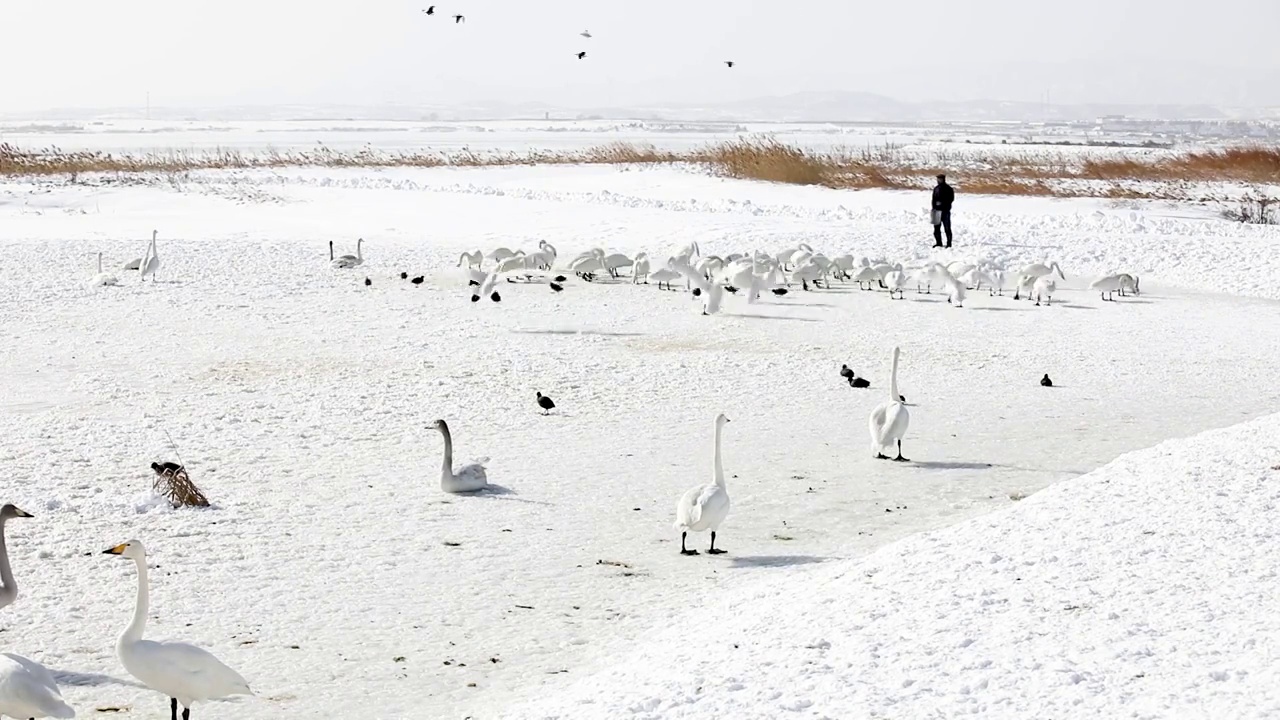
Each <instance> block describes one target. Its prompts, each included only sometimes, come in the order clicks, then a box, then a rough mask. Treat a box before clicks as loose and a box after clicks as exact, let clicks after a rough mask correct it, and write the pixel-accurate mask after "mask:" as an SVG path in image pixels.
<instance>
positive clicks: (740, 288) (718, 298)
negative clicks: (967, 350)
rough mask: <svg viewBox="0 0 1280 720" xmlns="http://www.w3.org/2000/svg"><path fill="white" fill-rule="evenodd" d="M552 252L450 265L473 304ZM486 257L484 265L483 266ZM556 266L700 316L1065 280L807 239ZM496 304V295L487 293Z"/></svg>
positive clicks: (355, 258) (1118, 283)
mask: <svg viewBox="0 0 1280 720" xmlns="http://www.w3.org/2000/svg"><path fill="white" fill-rule="evenodd" d="M363 242H364V240H363V238H361V239H360V240H357V242H356V254H355V255H343V256H341V257H335V256H334V251H333V243H330V244H329V260H330V263H331V265H332V266H333V267H334V268H336V269H350V268H355V267H359V266H360V265H362V264H363V263H364V256H363V254H362V250H361V248H362V245H363ZM558 258H559V253H558V251H557V250H556V247H555V246H554V245H552V244H551V243H549V242H547V241H546V240H540V241H539V242H538V247H537V249H536V250H533V249H531V250H523V249H517V250H512V249H511V248H509V247H499V248H495V249H493V250H491V251H489V252H487V253H486V252H484V251H482V250H478V249H477V250H473V251H470V252H464V253H462V254H461V255H460V256H459V258H458V263H457V267H459V268H461V269H462V272H463V278H464V279H465V280H466V282H467V285H468V286H469V287H478V288H479V290H475V291H472V301H473V302H474V301H476V300H479V299H480V298H481V297H484V296H490V295H492V294H493V290H494V287H495V285H496V284H497V282H498V281H499V280H501V279H504V278H505V279H506V280H507V281H508V282H538V281H540V279H539V278H538V277H537V276H536V275H535V273H539V272H546V271H550V270H552V269H553V268H554V267H555V266H556V262H557V260H558ZM486 262H487V264H488V267H485V266H486ZM563 268H564V269H565V270H567V271H569V272H572V273H573V274H575V275H577V276H578V277H579V278H580V279H582V280H584V281H586V282H595V281H596V280H597V279H608V280H614V281H616V280H619V279H621V278H623V277H625V276H627V275H629V276H630V279H631V282H632V283H633V284H636V283H641V282H643V283H646V284H648V283H654V284H656V285H657V286H658V289H660V290H661V289H667V290H675V289H676V287H675V285H676V284H677V283H683V284H684V286H685V289H686V290H688V291H690V292H692V294H693V295H694V296H695V297H697V298H701V300H702V313H703V314H704V315H712V314H715V313H716V312H718V311H719V309H720V307H721V305H722V303H723V298H724V294H725V293H730V294H735V295H736V294H738V293H744V294H745V297H746V301H747V302H748V303H754V302H756V301H757V300H758V299H759V297H760V295H761V294H762V293H764V292H771V293H773V294H775V295H785V294H786V293H787V292H789V291H790V290H791V289H792V288H794V287H795V286H797V285H799V286H800V289H801V290H804V291H809V290H813V289H818V290H821V289H824V288H829V287H831V284H832V283H833V282H855V283H857V284H858V286H859V287H860V288H861V289H863V290H875V289H877V288H879V289H881V290H885V291H887V292H888V295H889V297H890V298H891V299H902V298H903V297H904V296H905V295H904V294H905V292H906V290H907V289H908V288H910V287H912V286H914V287H915V289H916V292H921V291H923V292H927V293H932V292H933V289H934V288H937V289H939V290H940V291H941V292H943V293H945V294H946V296H947V302H948V303H950V304H952V305H954V306H956V307H963V306H964V300H965V297H966V295H967V293H968V292H971V291H976V290H982V289H986V290H987V291H988V293H989V294H990V295H997V294H999V295H1003V294H1004V292H1005V290H1006V289H1009V288H1010V287H1011V288H1012V289H1013V291H1014V294H1013V297H1014V299H1015V300H1019V299H1022V297H1024V296H1025V297H1027V298H1028V299H1030V300H1034V301H1035V304H1036V305H1052V303H1053V296H1054V294H1055V293H1056V292H1057V289H1058V286H1057V281H1056V280H1055V279H1054V275H1055V274H1056V275H1057V277H1058V278H1059V279H1062V280H1064V281H1065V280H1066V274H1064V273H1063V271H1062V268H1061V267H1060V266H1059V265H1058V263H1057V261H1055V260H1045V261H1044V262H1037V263H1030V264H1027V265H1022V266H1018V267H1014V268H1010V267H1007V266H1005V265H1004V264H1001V263H999V262H997V261H996V260H994V259H990V258H982V259H978V260H974V261H968V260H955V261H952V262H949V263H943V262H939V261H937V260H931V259H916V260H912V261H907V262H894V263H890V262H889V261H888V260H886V259H883V258H881V259H877V260H873V259H871V258H869V257H860V258H859V257H854V256H853V255H852V254H848V253H845V254H842V255H838V256H836V257H834V258H833V257H829V256H827V255H825V254H823V253H821V252H817V251H815V250H814V249H813V248H812V247H811V246H810V245H808V244H807V243H800V244H798V245H796V246H794V247H790V248H787V249H785V250H783V251H781V252H778V253H776V254H768V253H764V252H761V251H755V252H753V253H732V254H729V255H724V256H720V255H711V254H707V255H704V254H703V253H702V252H701V249H700V248H699V246H698V243H696V242H693V243H689V244H688V245H685V246H684V247H682V248H680V249H679V250H678V251H677V252H676V253H674V254H672V255H670V256H668V257H667V259H666V261H665V262H664V263H662V265H661V266H658V267H656V268H655V264H654V262H653V260H652V259H651V258H650V256H649V254H648V253H645V252H641V253H638V254H636V255H635V256H634V257H632V256H628V255H627V254H625V253H619V252H614V253H610V252H607V251H606V250H605V249H604V248H600V247H596V248H591V249H589V250H586V251H584V252H581V253H579V254H577V255H576V256H574V257H573V258H571V259H570V260H569V261H568V262H567V263H564V264H563ZM564 280H565V277H564V276H557V277H555V278H553V279H550V280H547V282H548V284H549V285H550V286H551V289H552V290H554V291H556V292H559V291H561V290H563V282H564ZM1138 286H1139V279H1138V276H1137V275H1134V274H1131V273H1115V274H1109V275H1105V276H1103V277H1100V278H1098V279H1097V280H1096V281H1094V282H1093V283H1092V284H1091V286H1090V287H1091V288H1092V289H1094V290H1097V291H1099V293H1100V295H1101V297H1102V299H1103V300H1104V301H1106V300H1114V294H1115V293H1119V294H1120V295H1121V296H1122V297H1123V296H1125V295H1127V294H1137V293H1138ZM493 299H494V300H495V301H497V300H498V299H499V298H498V297H493Z"/></svg>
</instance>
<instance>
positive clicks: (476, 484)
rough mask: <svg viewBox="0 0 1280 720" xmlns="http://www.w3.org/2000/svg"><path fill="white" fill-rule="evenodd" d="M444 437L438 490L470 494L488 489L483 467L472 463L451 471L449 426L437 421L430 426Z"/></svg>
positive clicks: (451, 438) (451, 454)
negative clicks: (442, 460)
mask: <svg viewBox="0 0 1280 720" xmlns="http://www.w3.org/2000/svg"><path fill="white" fill-rule="evenodd" d="M430 427H431V428H432V429H434V430H439V431H440V434H441V435H443V436H444V462H442V463H441V464H440V489H441V490H443V491H445V492H447V493H470V492H477V491H479V490H484V489H485V488H487V487H489V478H488V476H487V475H486V474H485V471H484V465H481V464H480V463H478V462H477V463H472V464H470V465H463V466H462V467H460V468H458V469H457V470H454V469H453V435H452V434H450V432H449V424H448V423H446V422H445V421H444V420H437V421H435V422H434V423H433V424H432V425H431V426H430Z"/></svg>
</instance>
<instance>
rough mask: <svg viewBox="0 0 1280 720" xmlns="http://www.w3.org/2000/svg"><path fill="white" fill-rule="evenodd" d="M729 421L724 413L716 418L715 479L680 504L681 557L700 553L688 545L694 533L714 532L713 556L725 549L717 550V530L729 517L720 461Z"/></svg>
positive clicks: (678, 528)
mask: <svg viewBox="0 0 1280 720" xmlns="http://www.w3.org/2000/svg"><path fill="white" fill-rule="evenodd" d="M727 422H729V418H727V417H725V416H724V413H720V414H719V415H716V430H715V451H714V454H713V460H712V467H713V470H712V480H713V482H711V483H710V484H707V485H699V486H697V487H695V488H692V489H690V490H689V491H688V492H686V493H685V494H684V495H683V496H681V498H680V501H679V502H678V503H676V522H675V529H677V530H679V531H680V554H681V555H697V554H698V551H697V550H689V549H687V548H686V547H685V546H684V542H685V538H686V537H688V535H689V533H690V532H702V531H703V530H710V531H711V549H710V550H708V551H707V552H708V553H709V554H711V555H719V554H721V553H723V552H724V550H717V549H716V529H717V528H719V527H720V523H723V522H724V519H725V518H726V517H728V515H729V491H728V489H726V488H725V485H724V466H723V464H721V462H720V433H721V430H722V429H723V428H724V425H725V423H727Z"/></svg>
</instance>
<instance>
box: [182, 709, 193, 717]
mask: <svg viewBox="0 0 1280 720" xmlns="http://www.w3.org/2000/svg"><path fill="white" fill-rule="evenodd" d="M182 720H191V708H189V707H184V708H182Z"/></svg>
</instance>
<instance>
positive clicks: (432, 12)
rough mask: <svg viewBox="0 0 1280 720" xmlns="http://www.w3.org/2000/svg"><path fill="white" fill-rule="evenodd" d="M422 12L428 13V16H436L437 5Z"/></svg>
mask: <svg viewBox="0 0 1280 720" xmlns="http://www.w3.org/2000/svg"><path fill="white" fill-rule="evenodd" d="M422 12H424V13H426V14H428V15H435V14H436V6H435V5H432V6H431V7H429V8H427V9H426V10H423V11H422Z"/></svg>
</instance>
